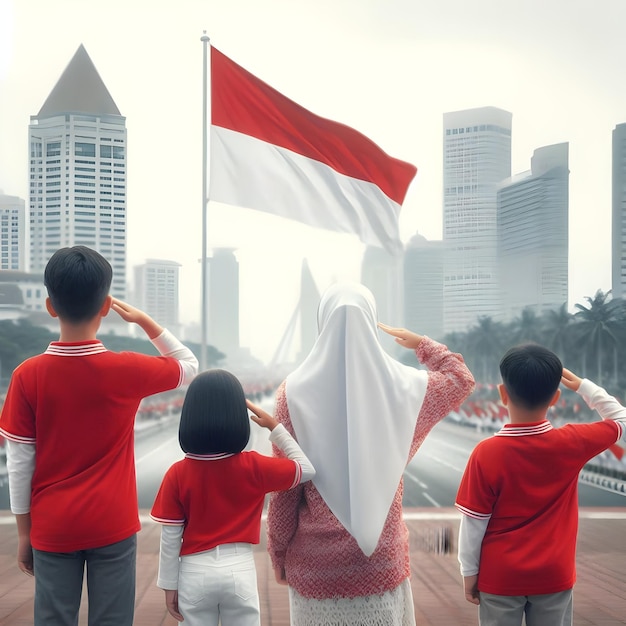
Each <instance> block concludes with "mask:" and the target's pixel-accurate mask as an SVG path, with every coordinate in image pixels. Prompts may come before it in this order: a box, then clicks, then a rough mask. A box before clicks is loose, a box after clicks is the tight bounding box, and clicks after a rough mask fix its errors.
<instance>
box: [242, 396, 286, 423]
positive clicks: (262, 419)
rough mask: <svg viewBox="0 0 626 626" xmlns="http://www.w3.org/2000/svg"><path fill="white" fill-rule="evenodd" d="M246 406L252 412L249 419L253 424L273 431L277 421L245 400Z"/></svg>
mask: <svg viewBox="0 0 626 626" xmlns="http://www.w3.org/2000/svg"><path fill="white" fill-rule="evenodd" d="M246 406H247V407H248V409H250V411H252V414H251V415H250V419H251V420H252V421H253V422H254V423H255V424H258V425H259V426H262V427H263V428H267V429H268V430H274V428H276V426H278V424H279V422H278V420H277V419H276V418H274V417H272V416H271V415H270V414H269V413H268V412H267V411H264V410H263V409H262V408H261V407H260V406H257V405H256V404H252V402H250V400H246Z"/></svg>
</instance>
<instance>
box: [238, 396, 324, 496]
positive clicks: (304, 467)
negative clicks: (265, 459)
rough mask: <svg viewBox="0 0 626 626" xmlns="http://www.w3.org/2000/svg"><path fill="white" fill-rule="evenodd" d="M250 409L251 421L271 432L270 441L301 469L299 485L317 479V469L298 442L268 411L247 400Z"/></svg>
mask: <svg viewBox="0 0 626 626" xmlns="http://www.w3.org/2000/svg"><path fill="white" fill-rule="evenodd" d="M246 405H247V406H248V409H249V410H250V411H252V414H251V415H250V419H251V420H252V421H253V422H255V423H256V424H258V425H259V426H261V427H263V428H267V429H269V431H270V438H269V439H270V441H271V442H272V443H273V444H274V445H275V446H276V447H278V448H279V449H280V450H282V452H284V454H285V456H286V457H287V458H288V459H291V460H292V461H295V462H296V463H297V464H298V466H299V467H300V470H299V475H300V478H299V480H298V484H300V483H305V482H307V481H309V480H312V479H313V478H315V468H314V467H313V464H312V463H311V461H309V458H308V457H307V456H306V454H304V452H303V451H302V448H301V447H300V446H299V445H298V442H297V441H296V440H295V439H294V438H293V437H292V436H291V435H290V434H289V433H288V432H287V429H286V428H285V427H284V426H283V425H282V424H281V423H280V422H279V421H278V420H277V419H276V418H275V417H272V416H271V415H270V414H269V413H267V411H264V410H263V409H262V408H261V407H260V406H257V405H256V404H253V403H252V402H250V400H246Z"/></svg>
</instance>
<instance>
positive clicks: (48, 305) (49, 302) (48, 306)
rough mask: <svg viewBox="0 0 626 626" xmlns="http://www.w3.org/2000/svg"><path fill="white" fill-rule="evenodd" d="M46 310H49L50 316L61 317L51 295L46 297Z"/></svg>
mask: <svg viewBox="0 0 626 626" xmlns="http://www.w3.org/2000/svg"><path fill="white" fill-rule="evenodd" d="M46 311H48V313H49V314H50V317H59V314H58V313H57V312H56V311H55V310H54V307H53V306H52V300H50V297H47V298H46Z"/></svg>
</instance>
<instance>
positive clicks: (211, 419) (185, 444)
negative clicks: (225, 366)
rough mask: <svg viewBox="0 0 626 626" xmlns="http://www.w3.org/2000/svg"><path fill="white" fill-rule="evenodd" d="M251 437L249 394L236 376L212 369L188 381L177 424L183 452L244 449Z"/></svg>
mask: <svg viewBox="0 0 626 626" xmlns="http://www.w3.org/2000/svg"><path fill="white" fill-rule="evenodd" d="M249 439H250V418H249V417H248V408H247V406H246V397H245V394H244V391H243V387H242V386H241V383H240V382H239V380H238V379H237V377H236V376H234V375H233V374H231V373H230V372H227V371H226V370H221V369H213V370H208V371H206V372H201V373H200V374H198V375H197V376H196V377H195V378H194V379H193V380H192V381H191V384H190V385H189V388H188V389H187V394H186V395H185V401H184V402H183V408H182V411H181V415H180V426H179V428H178V441H179V443H180V447H181V448H182V449H183V451H184V452H189V453H191V454H218V453H220V452H231V453H235V454H236V453H237V452H241V451H242V450H243V449H244V448H245V447H246V445H247V444H248V440H249Z"/></svg>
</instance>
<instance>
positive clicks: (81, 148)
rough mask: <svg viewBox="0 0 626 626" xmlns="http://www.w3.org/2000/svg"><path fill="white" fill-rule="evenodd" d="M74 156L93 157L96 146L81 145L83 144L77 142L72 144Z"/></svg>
mask: <svg viewBox="0 0 626 626" xmlns="http://www.w3.org/2000/svg"><path fill="white" fill-rule="evenodd" d="M74 154H75V155H76V156H83V157H95V156H96V144H95V143H83V142H78V141H77V142H76V143H75V144H74Z"/></svg>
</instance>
